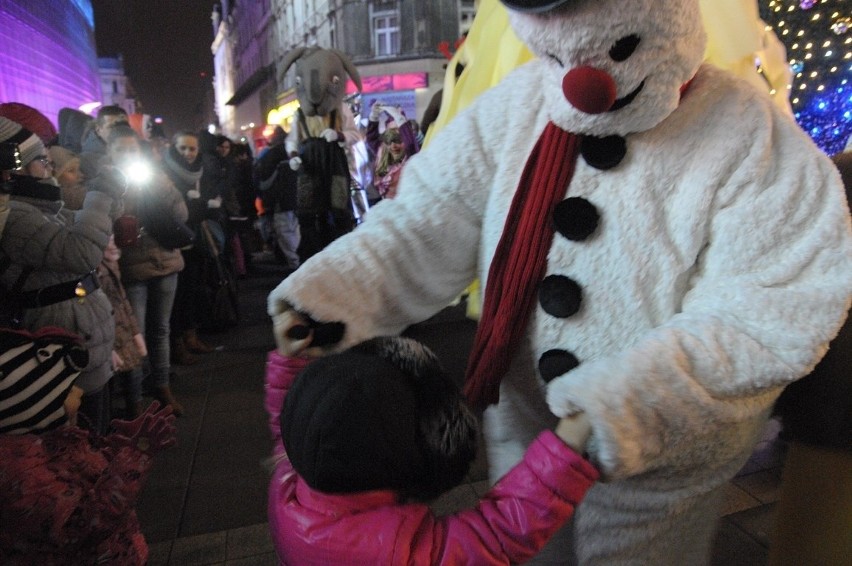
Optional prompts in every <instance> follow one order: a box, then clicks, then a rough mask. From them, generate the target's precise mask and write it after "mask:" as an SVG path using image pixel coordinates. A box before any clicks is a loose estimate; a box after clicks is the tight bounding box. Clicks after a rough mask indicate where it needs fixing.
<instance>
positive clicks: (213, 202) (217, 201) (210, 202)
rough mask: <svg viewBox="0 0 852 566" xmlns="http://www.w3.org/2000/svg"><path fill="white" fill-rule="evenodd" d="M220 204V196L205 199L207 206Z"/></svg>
mask: <svg viewBox="0 0 852 566" xmlns="http://www.w3.org/2000/svg"><path fill="white" fill-rule="evenodd" d="M221 206H222V197H216V198H211V199H210V200H208V201H207V208H219V207H221Z"/></svg>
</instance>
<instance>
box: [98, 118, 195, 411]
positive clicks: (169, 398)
mask: <svg viewBox="0 0 852 566" xmlns="http://www.w3.org/2000/svg"><path fill="white" fill-rule="evenodd" d="M110 139H111V141H110V146H111V147H113V148H114V152H113V153H114V155H115V157H116V159H127V160H130V161H133V160H136V159H139V158H141V156H142V151H141V148H140V146H139V140H138V136H137V135H136V132H134V131H133V129H132V128H130V127H129V126H121V127H117V128H116V131H115V132H114V133H113V134H112V135H111V138H110ZM119 146H121V147H124V148H125V151H124V152H122V153H124V157H119V156H118V153H119ZM151 201H154V202H157V203H158V204H159V206H158V210H160V211H162V213H165V214H171V215H172V217H173V218H175V219H176V220H179V221H181V222H185V221H186V219H187V215H188V212H187V208H186V203H185V201H184V199H183V197H182V196H181V194H180V192H179V191H178V189H176V188H175V187H174V186H173V185H172V183H171V182H170V180H169V178H168V177H167V176H166V175H165V174H163V173H162V172H161V171H159V170H158V169H156V168H155V169H154V173H153V176H152V177H151V178H150V179H149V180H147V181H145V182H136V181H134V182H133V183H132V184H131V186H130V190H128V192H127V198H126V200H125V211H126V212H127V213H128V214H131V215H135V216H139V212H140V209H141V207H142V205H143V204H144V203H147V202H151ZM143 228H144V226H143ZM119 266H120V268H121V277H122V283H123V284H124V287H125V290H126V292H127V298H128V299H129V300H130V304H131V305H132V306H133V312H134V314H135V316H136V320H137V322H138V324H139V327H140V328H141V329H142V330H143V332H144V334H145V341H146V344H147V346H148V360H149V361H150V363H151V375H150V380H151V384H152V385H153V392H154V396H155V397H156V398H157V399H159V400H160V401H161V402H162V403H164V404H167V405H170V406H171V407H172V409H173V410H174V412H175V414H176V415H177V416H181V415H182V414H183V406H181V404H180V403H179V402H178V401H177V399H175V396H174V394H173V393H172V390H171V384H170V383H169V374H170V373H171V363H170V359H171V356H170V336H171V315H172V307H173V305H174V302H175V296H176V291H177V285H178V274H179V273H180V272H181V271H182V270H183V269H184V261H183V256H182V254H181V251H180V250H174V249H167V248H164V247H163V246H161V245H160V244H159V242H157V241H156V240H155V239H154V238H153V237H152V236H151V235H150V234H148V233H147V232H145V231H144V230H143V232H142V234H141V236H140V237H139V239H138V240H137V241H136V243H135V244H134V245H131V246H129V247H126V248H124V249H123V250H122V254H121V259H120V261H119ZM143 378H144V375H143V373H142V370H141V369H140V368H135V369H133V370H132V373H131V379H130V380H129V387H128V391H127V395H126V397H127V401H128V403H129V404H130V406H131V407H132V410H133V411H134V412H135V411H136V410H137V409H139V408H141V406H140V403H141V402H142V382H143Z"/></svg>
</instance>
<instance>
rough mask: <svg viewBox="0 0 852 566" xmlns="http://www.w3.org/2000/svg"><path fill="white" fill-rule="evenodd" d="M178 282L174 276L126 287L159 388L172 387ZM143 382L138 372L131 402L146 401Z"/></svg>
mask: <svg viewBox="0 0 852 566" xmlns="http://www.w3.org/2000/svg"><path fill="white" fill-rule="evenodd" d="M177 280H178V274H177V273H172V274H171V275H166V276H165V277H154V278H153V279H149V280H147V281H138V282H134V283H128V284H126V285H125V290H126V291H127V298H128V299H129V300H130V304H131V306H133V313H134V314H135V315H136V320H137V321H138V323H139V328H141V329H142V332H144V334H145V341H146V344H147V346H148V361H149V362H150V363H151V381H152V382H153V385H154V386H155V387H163V386H166V385H168V384H169V370H170V369H171V364H170V362H169V354H170V351H169V335H170V333H171V323H170V318H171V314H172V305H173V304H174V301H175V289H176V288H177ZM142 379H143V373H142V369H141V368H137V369H134V370H133V372H132V374H131V379H130V380H128V391H127V398H128V399H130V400H131V401H141V400H142Z"/></svg>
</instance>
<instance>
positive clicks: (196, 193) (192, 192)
mask: <svg viewBox="0 0 852 566" xmlns="http://www.w3.org/2000/svg"><path fill="white" fill-rule="evenodd" d="M186 198H188V199H189V200H195V199H197V198H201V191H196V190H195V189H190V190H188V191H186Z"/></svg>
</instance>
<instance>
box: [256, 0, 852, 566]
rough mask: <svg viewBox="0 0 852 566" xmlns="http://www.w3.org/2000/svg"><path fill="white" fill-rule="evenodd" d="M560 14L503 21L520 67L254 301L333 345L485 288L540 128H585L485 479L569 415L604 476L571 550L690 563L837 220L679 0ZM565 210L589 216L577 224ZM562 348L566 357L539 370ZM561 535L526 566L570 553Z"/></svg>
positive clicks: (849, 251)
mask: <svg viewBox="0 0 852 566" xmlns="http://www.w3.org/2000/svg"><path fill="white" fill-rule="evenodd" d="M569 4H570V6H569V7H567V8H565V7H563V8H561V9H559V10H557V11H555V12H554V13H553V14H550V15H548V16H528V15H523V16H518V15H513V19H514V20H515V21H513V23H514V25H515V28H516V30H517V31H518V33H519V36H521V37H522V39H524V40H525V41H527V42H528V43H529V44H530V46H531V47H532V49H533V50H534V51H536V53H537V54H538V55H539V59H538V60H535V61H533V62H531V63H529V64H527V65H525V66H524V67H521V68H519V69H517V70H516V71H514V72H513V73H512V74H510V75H509V76H508V77H507V78H506V79H505V80H504V81H503V82H502V83H500V84H499V85H497V86H496V87H495V88H493V89H492V90H490V91H488V92H486V93H485V94H483V95H482V96H481V97H480V98H479V99H477V101H476V102H475V103H474V104H473V105H472V106H471V107H470V108H469V109H468V110H467V111H465V112H463V113H462V114H460V115H459V116H458V117H457V118H456V119H455V120H453V121H452V122H451V123H450V124H449V125H448V126H447V127H446V128H445V129H444V130H442V131H441V132H440V133H439V135H438V136H436V137H435V138H434V139H433V141H432V142H431V143H430V145H429V146H428V147H427V148H426V149H425V150H424V151H422V152H421V153H420V154H418V156H416V157H415V158H413V159H412V160H410V162H409V163H408V164H407V165H406V169H405V171H404V173H403V176H402V181H401V185H400V191H399V196H398V198H397V199H396V200H394V201H393V202H388V203H382V204H381V205H380V206H377V207H376V208H375V209H374V210H373V211H371V218H370V220H369V221H368V222H366V223H364V224H363V225H362V226H360V227H359V228H358V229H357V230H356V231H355V232H353V233H352V234H350V235H348V236H346V237H344V238H342V239H340V240H338V241H337V242H335V243H333V244H332V245H331V246H330V247H329V248H328V249H327V250H325V251H324V252H323V253H322V254H320V255H318V256H316V257H315V258H313V259H311V261H310V262H308V263H306V264H305V266H303V267H302V268H301V269H300V270H299V271H297V272H296V273H294V274H293V275H291V276H290V277H289V278H288V279H287V280H286V281H284V282H283V283H282V284H281V285H280V286H279V287H278V288H277V289H276V290H275V291H273V293H272V294H271V295H270V310H271V312H272V313H275V312H278V310H279V309H280V308H281V306H280V305H281V304H282V303H281V302H280V301H286V302H287V303H289V304H291V305H293V306H294V307H296V308H297V309H298V310H302V311H304V312H307V313H309V314H310V315H311V316H312V317H313V318H315V319H317V320H322V321H342V322H344V323H345V324H346V335H345V338H344V345H348V344H352V343H355V342H357V341H359V340H362V339H365V338H367V337H371V336H375V335H383V334H394V333H398V332H400V331H402V330H403V329H404V328H405V327H406V326H407V325H409V324H411V323H413V322H417V321H419V320H423V319H424V318H426V317H428V316H429V315H431V314H433V313H434V312H436V311H437V310H439V309H440V308H442V307H443V306H444V305H446V304H447V302H448V301H449V300H450V299H452V298H453V297H454V296H455V294H456V293H458V292H459V291H460V290H461V289H463V288H464V287H465V285H467V284H468V283H469V282H470V280H472V279H473V278H475V277H480V278H481V280H482V281H487V280H488V276H489V268H490V266H491V264H492V260H493V259H494V254H495V252H496V250H498V242H499V240H500V237H501V234H502V232H503V228H504V225H505V223H506V217H507V215H508V213H509V209H510V206H511V203H512V200H513V197H514V195H515V193H516V191H518V185H519V180H520V178H521V172H522V171H523V169H524V167H525V165H526V163H527V160H528V156H529V155H530V153H531V152H532V151H533V148H534V146H535V144H536V142H537V140H538V139H539V136H540V135H541V134H542V132H543V131H544V129H545V127H546V126H547V124H548V123H549V122H552V123H554V124H556V125H557V126H559V127H560V128H562V129H564V130H566V131H570V132H572V133H576V134H579V135H583V136H595V137H597V138H607V141H606V142H601V143H597V144H592V149H593V150H589V147H588V146H584V150H585V151H584V153H581V155H580V156H579V157H578V158H577V162H576V169H575V171H574V173H573V176H572V178H571V180H570V183H569V184H568V186H567V187H566V188H565V190H564V197H565V198H566V199H572V205H571V206H568V207H565V208H562V209H561V210H560V212H559V213H558V214H554V224H555V225H556V226H557V229H556V233H555V235H554V237H553V243H552V245H551V247H550V251H549V253H548V255H547V268H546V273H545V275H546V276H547V280H548V283H547V284H546V285H542V286H541V288H540V289H539V291H538V292H539V294H540V296H539V301H537V303H536V305H535V307H534V310H533V312H532V315H531V318H530V321H529V323H528V325H527V329H526V332H525V335H524V339H523V340H522V343H521V346H520V347H519V348H518V351H517V352H515V353H514V355H513V357H512V362H511V365H510V367H509V369H508V372H507V373H506V375H505V377H504V378H503V380H502V383H501V386H500V401H499V403H498V404H497V405H495V406H492V407H490V408H489V409H488V410H487V411H486V413H485V425H486V427H485V434H486V440H487V445H488V456H489V464H490V466H491V476H492V478H493V479H496V478H497V477H499V476H500V475H502V474H503V473H504V472H505V471H507V470H508V469H509V468H510V467H511V466H512V465H513V464H514V463H516V462H517V461H518V460H519V459H520V458H521V456H522V455H523V451H524V449H525V448H526V446H527V445H528V444H529V442H530V441H531V440H532V439H533V438H534V437H535V435H536V434H537V432H538V431H540V430H541V429H542V428H546V427H551V426H553V424H554V423H555V419H556V417H555V416H554V415H556V416H563V415H567V414H571V413H574V412H576V411H578V410H583V411H585V412H586V414H587V415H588V417H589V419H590V421H591V423H592V428H593V437H592V442H591V445H590V454H591V456H592V458H593V459H594V460H595V461H596V462H597V463H598V465H599V466H600V467H601V470H602V471H603V473H604V475H605V477H606V478H607V481H605V482H602V483H600V484H598V485H597V486H596V487H594V488H593V489H592V491H591V492H590V493H589V495H588V497H587V499H586V500H585V501H584V503H583V504H582V505H581V506H580V508H579V510H578V512H577V515H576V518H575V525H574V526H573V528H574V530H575V532H574V548H575V549H576V552H577V555H578V557H579V560H580V562H581V563H583V564H606V565H612V564H701V563H704V562H706V561H707V559H708V554H709V551H708V549H709V544H710V540H711V534H712V529H713V526H714V524H715V519H716V514H715V513H716V509H717V503H718V496H719V492H720V489H721V487H722V486H724V484H725V483H726V482H727V481H728V480H729V479H730V478H731V477H732V476H733V475H734V473H735V472H736V471H737V469H738V468H739V467H740V466H741V465H742V464H743V463H744V461H745V459H746V458H747V457H748V455H749V453H750V451H751V449H752V447H753V445H754V443H755V441H756V440H757V438H758V435H759V434H760V431H761V429H762V426H763V424H764V423H765V421H766V418H767V416H768V414H769V411H770V410H771V406H772V404H773V402H774V400H775V398H776V397H777V395H778V394H779V393H780V391H781V389H782V388H783V386H784V385H785V384H787V383H789V382H790V381H792V380H794V379H797V378H798V377H801V376H802V375H804V374H806V373H807V372H808V371H809V370H810V369H811V368H812V367H813V365H814V364H815V363H816V362H817V361H818V360H819V358H820V357H821V356H822V354H823V353H824V348H825V345H826V344H827V343H828V341H829V340H830V339H831V338H832V337H833V336H834V334H835V333H836V331H837V329H838V328H839V326H840V324H841V322H842V319H843V317H844V314H845V312H846V309H847V308H848V305H849V301H850V290H852V238H850V225H849V212H848V208H847V206H846V204H845V196H844V194H843V192H842V189H841V187H840V181H839V177H838V175H837V173H836V170H834V169H833V166H832V165H831V163H830V161H829V160H828V159H827V158H826V157H825V156H823V155H821V154H820V153H819V151H818V150H817V149H816V148H815V146H814V145H813V144H812V143H811V142H810V140H809V139H808V138H807V137H806V136H805V135H804V134H803V133H802V132H801V131H800V130H799V129H798V127H797V126H796V125H795V124H794V123H793V122H792V121H790V120H789V118H788V117H787V116H785V115H783V114H782V113H781V112H780V111H779V110H777V108H776V107H775V106H774V105H773V104H772V102H771V101H770V100H769V99H768V97H765V96H763V95H762V94H761V93H759V92H758V91H756V90H754V88H753V87H752V86H750V85H748V84H746V83H745V82H743V81H740V80H738V79H735V78H734V77H732V76H730V75H728V74H726V73H724V72H721V71H718V70H716V69H714V68H712V67H709V66H705V67H700V68H699V63H698V62H699V61H700V54H701V50H702V43H701V41H700V40H698V41H696V40H695V37H696V34H698V36H700V31H699V30H698V28H696V26H700V20H699V16H698V14H697V5H696V2H694V1H692V0H665V1H655V2H652V1H651V0H636V1H631V2H630V3H625V2H616V1H614V0H599V1H597V2H591V1H589V2H577V3H569ZM634 8H635V11H634ZM601 14H605V15H606V19H605V21H604V22H603V25H600V24H598V23H597V20H596V18H597V19H600V18H602V17H604V16H602V15H601ZM697 22H699V23H697ZM631 35H636V36H638V37H639V39H640V42H639V43H638V46H636V47H635V49H634V51H633V53H632V55H629V56H628V57H627V58H626V59H624V60H622V61H620V62H615V61H613V60H612V59H611V58H610V57H611V53H612V49H611V48H612V46H613V44H615V43H616V42H618V40H619V39H621V38H624V37H629V36H631ZM618 55H619V57H620V56H621V55H623V53H622V52H618ZM634 58H635V59H634ZM577 66H587V67H592V68H595V69H603V70H604V71H605V72H606V73H607V74H609V75H610V76H611V77H612V79H613V80H614V83H615V86H616V91H617V93H616V98H617V99H618V100H619V101H620V102H618V103H617V104H621V105H622V106H621V108H620V109H619V110H615V111H609V112H600V113H597V114H593V113H589V112H582V111H579V110H577V109H576V108H575V107H573V106H572V105H571V104H569V103H568V102H567V101H566V98H565V94H563V84H562V83H563V81H562V80H561V77H562V76H563V75H564V74H565V73H566V71H565V69H566V67H572V68H573V67H577ZM571 88H572V87H571V86H570V85H569V86H568V87H566V88H565V90H568V91H570V90H571ZM681 93H682V94H681ZM580 104H583V102H581V103H580ZM643 106H644V107H643ZM619 140H620V141H619ZM622 142H623V145H621V144H622ZM619 147H623V148H625V151H623V155H622V152H621V151H620V150H619V149H618V148H619ZM604 165H605V166H604ZM574 197H577V198H574ZM577 203H580V206H579V207H578V206H577ZM588 205H591V207H592V208H593V210H594V211H595V212H596V214H597V221H596V224H595V225H594V228H593V230H591V231H590V232H589V233H582V234H579V236H578V234H575V233H572V231H573V228H574V227H576V226H580V225H583V224H584V222H585V220H583V219H584V218H586V216H583V214H585V213H583V211H586V212H588V210H589V206H588ZM581 213H582V214H581ZM557 216H558V218H557ZM580 232H584V231H583V230H580ZM567 235H570V237H567ZM536 284H537V283H536ZM545 288H548V291H544V289H545ZM577 289H579V290H580V293H579V297H580V298H581V300H580V303H579V308H578V309H569V312H562V311H561V310H560V308H559V306H560V301H559V300H558V298H559V297H564V296H566V295H571V294H572V293H573V294H574V295H577ZM485 293H486V294H487V293H488V289H487V283H486V289H485ZM547 293H550V294H552V295H554V296H555V297H556V299H554V297H553V296H550V297H548V296H544V295H546V294H547ZM554 305H556V307H554ZM568 359H573V360H575V361H576V362H579V365H577V367H576V368H574V369H572V370H571V371H568V372H567V373H564V374H563V373H560V372H558V371H557V372H555V373H554V368H559V367H566V368H567V367H571V366H572V365H573V364H571V363H568V362H565V360H568ZM545 378H546V379H545ZM569 530H570V529H566V530H565V532H563V536H562V537H559V536H558V537H557V538H556V539H555V540H554V541H552V543H551V544H550V545H549V546H548V548H547V549H546V551H545V553H543V554H542V556H541V557H539V560H540V561H541V562H542V563H543V562H545V561H547V560H548V559H553V561H554V562H555V563H566V562H565V561H566V560H569V559H568V558H567V557H569V556H570V555H571V551H570V549H569V548H567V547H566V545H567V544H568V543H567V542H566V540H565V535H567V534H568V531H569Z"/></svg>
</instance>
